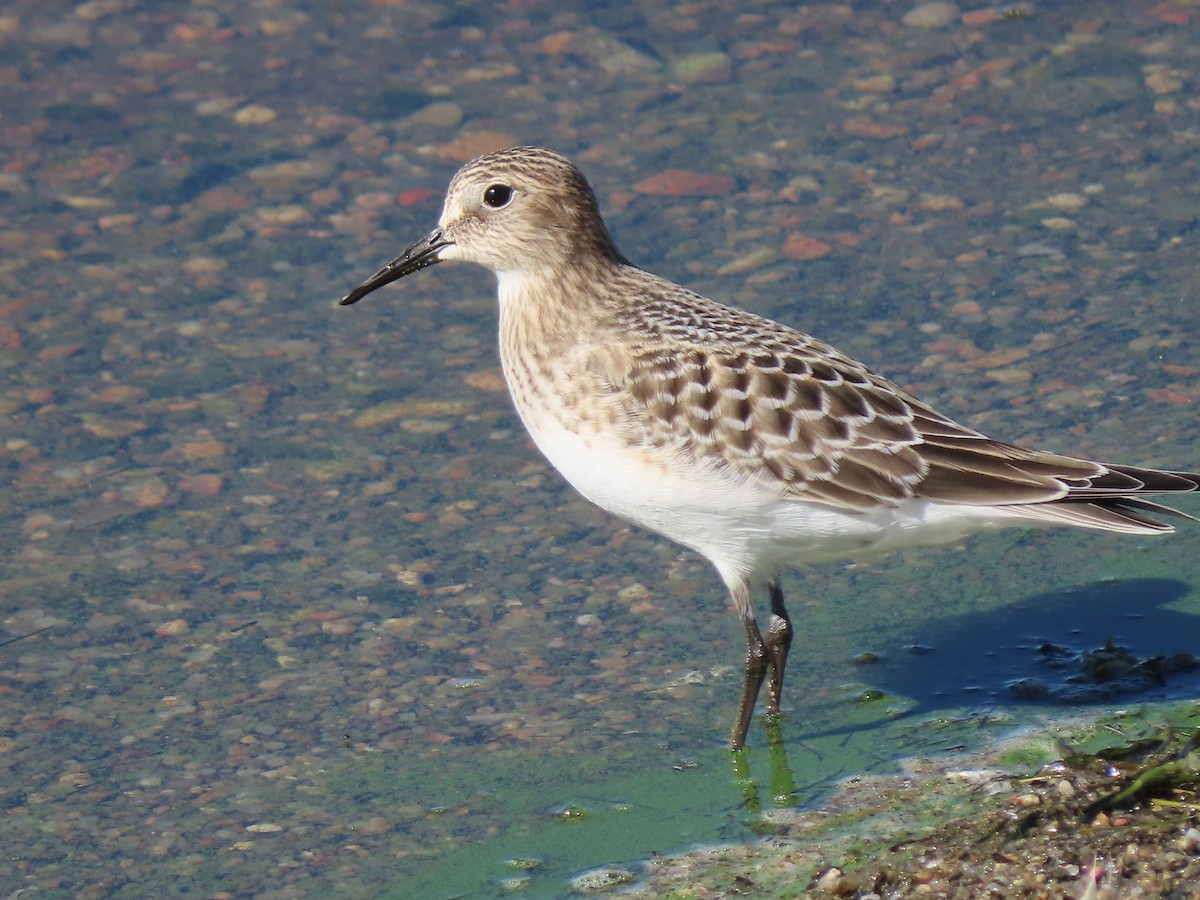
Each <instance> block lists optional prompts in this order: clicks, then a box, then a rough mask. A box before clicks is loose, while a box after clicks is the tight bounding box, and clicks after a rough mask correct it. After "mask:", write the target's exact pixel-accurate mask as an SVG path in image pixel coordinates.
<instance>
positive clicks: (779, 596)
mask: <svg viewBox="0 0 1200 900" xmlns="http://www.w3.org/2000/svg"><path fill="white" fill-rule="evenodd" d="M769 590H770V592H771V622H770V624H768V625H767V637H766V642H765V643H766V650H767V659H768V661H769V663H770V673H771V674H770V676H769V677H768V678H767V715H768V716H777V715H779V696H780V694H782V693H783V672H784V669H786V668H787V658H788V651H789V650H790V649H791V648H792V620H791V619H789V618H788V614H787V609H786V608H785V607H784V605H783V588H782V587H780V586H779V579H778V578H776V579H775V580H774V581H772V582H771V584H770V586H769Z"/></svg>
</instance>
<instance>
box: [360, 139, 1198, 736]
mask: <svg viewBox="0 0 1200 900" xmlns="http://www.w3.org/2000/svg"><path fill="white" fill-rule="evenodd" d="M448 260H465V261H467V262H473V263H477V264H478V265H481V266H484V267H486V268H488V269H491V270H492V271H493V272H494V273H495V275H496V279H497V287H498V294H499V302H500V359H501V363H502V366H503V370H504V377H505V380H506V381H507V383H508V387H509V390H510V392H511V393H512V399H513V403H514V404H515V406H516V409H517V413H518V414H519V415H520V417H521V420H522V422H524V424H525V427H526V428H527V429H528V431H529V434H530V436H531V437H532V438H533V440H534V443H536V444H537V446H538V448H539V449H540V450H541V451H542V453H544V454H545V456H546V458H547V459H548V460H549V461H550V463H551V464H552V465H553V466H554V467H555V468H556V469H557V470H558V471H559V472H560V473H561V474H562V475H563V477H564V478H566V480H567V481H568V482H570V483H571V484H572V485H573V486H574V487H575V488H576V489H577V490H578V491H579V492H580V493H581V494H583V496H584V497H586V498H587V499H589V500H591V501H592V502H593V503H595V504H597V505H598V506H600V507H603V508H604V509H606V510H608V511H609V512H610V513H613V514H614V515H616V516H619V517H621V518H623V519H625V520H627V521H629V522H633V523H635V524H637V525H640V526H641V527H643V528H647V529H649V530H651V531H654V532H657V533H659V534H661V535H664V536H666V537H667V538H669V539H671V540H672V541H675V542H676V543H678V544H682V545H683V546H685V547H689V548H691V549H692V550H695V551H696V552H698V553H700V554H701V555H703V556H705V557H706V558H707V559H708V560H709V561H710V562H711V563H712V564H713V565H714V566H715V567H716V569H717V572H718V573H719V574H720V576H721V578H722V580H723V581H724V582H725V586H726V587H727V588H728V590H729V594H730V597H731V598H732V601H733V605H734V607H735V608H736V610H737V614H738V616H739V617H740V619H741V622H742V627H743V629H744V630H745V635H746V665H745V675H744V679H743V682H742V693H741V702H740V704H739V707H738V712H737V717H736V719H735V720H734V724H733V730H732V736H731V741H730V745H731V748H732V749H733V750H740V749H741V748H742V747H743V746H744V745H745V742H746V733H747V731H748V730H749V727H750V721H751V718H752V716H753V712H754V707H755V704H756V703H757V700H758V695H759V693H760V690H761V688H762V683H763V680H764V678H765V679H766V681H767V705H766V713H767V714H768V715H772V716H774V715H778V714H779V711H780V697H781V693H782V690H783V677H784V670H785V668H786V666H787V660H788V652H789V650H790V648H791V645H792V637H793V628H792V623H791V620H790V619H789V617H788V613H787V609H786V608H785V606H784V601H783V590H782V588H781V586H780V571H781V569H782V568H783V567H785V566H787V565H789V564H793V563H798V562H808V561H812V560H826V559H837V558H847V557H858V556H863V555H867V554H873V553H877V552H880V551H886V550H892V549H896V548H899V547H908V546H913V545H919V544H929V543H946V542H952V541H956V540H959V539H960V538H963V537H965V536H967V535H970V534H973V533H976V532H980V531H987V530H990V529H994V528H1000V527H1006V526H1059V525H1069V526H1078V527H1082V528H1092V529H1097V530H1100V531H1113V532H1118V533H1120V534H1139V535H1148V534H1165V533H1168V532H1171V531H1173V530H1174V529H1173V528H1172V527H1171V526H1170V525H1168V524H1165V523H1163V522H1160V521H1158V520H1157V518H1155V517H1156V516H1160V515H1174V516H1179V517H1182V518H1191V517H1190V516H1187V515H1186V514H1184V513H1181V512H1179V511H1177V510H1174V509H1171V508H1169V507H1166V506H1162V505H1160V504H1158V503H1155V502H1153V501H1151V500H1148V499H1146V496H1147V495H1150V494H1175V493H1185V492H1188V491H1195V490H1197V488H1198V487H1200V475H1197V474H1191V473H1187V472H1172V471H1160V470H1158V469H1147V468H1141V467H1138V466H1126V465H1108V464H1103V463H1098V462H1092V461H1090V460H1086V459H1077V458H1075V457H1070V456H1062V455H1059V454H1057V453H1047V452H1040V451H1036V450H1026V449H1024V448H1022V447H1017V446H1015V445H1013V444H1008V443H1004V442H1003V441H997V440H993V439H991V438H989V437H987V436H986V435H983V434H981V433H980V432H978V431H975V430H974V429H972V428H968V427H966V426H964V425H960V424H958V423H956V422H954V421H953V420H952V419H949V418H947V417H946V416H944V415H942V414H940V413H938V412H935V411H934V410H933V409H932V408H931V407H929V406H927V405H926V404H924V403H922V402H921V401H920V400H917V399H916V398H915V397H912V396H910V395H909V394H907V393H905V392H904V391H903V390H901V389H900V388H899V387H897V386H896V385H894V384H892V383H891V382H890V381H888V380H887V379H885V378H883V377H881V376H879V375H877V374H875V373H874V372H872V371H871V370H870V369H868V368H867V367H866V366H864V365H863V364H862V363H860V362H858V361H857V360H854V359H851V358H850V357H849V356H846V355H845V354H843V353H841V352H839V351H838V350H836V349H834V348H833V347H831V346H830V345H829V344H826V343H824V342H822V341H819V340H817V339H816V338H813V337H810V336H809V335H807V334H804V333H802V332H800V331H796V330H794V329H792V328H789V327H788V326H786V325H782V324H780V323H778V322H774V321H772V320H770V319H766V318H763V317H762V316H757V315H755V314H753V313H750V312H747V311H745V310H742V309H737V308H734V307H730V306H725V305H722V304H720V303H717V302H715V301H713V300H709V299H707V298H705V297H702V296H700V295H699V294H696V293H693V292H692V291H689V290H687V289H686V288H683V287H680V286H679V285H677V284H674V283H672V282H670V281H667V280H666V279H664V278H660V277H658V276H657V275H653V274H651V273H650V272H646V271H644V270H642V269H639V268H637V267H636V266H634V265H633V264H632V263H630V262H629V261H628V260H627V259H626V258H625V257H624V256H623V255H622V254H621V252H620V251H619V250H618V249H617V247H616V245H615V244H614V243H613V240H612V238H611V237H610V236H609V232H608V229H607V227H606V226H605V224H604V220H603V219H602V218H601V216H600V209H599V204H598V203H597V200H596V195H595V194H594V193H593V191H592V189H591V187H590V186H589V184H588V182H587V180H586V178H585V177H584V176H583V174H582V173H581V172H580V171H579V170H578V169H577V168H576V167H575V166H574V165H573V164H572V163H571V162H570V161H569V160H567V159H565V158H564V157H562V156H560V155H558V154H557V153H554V152H552V151H549V150H542V149H538V148H533V147H514V148H511V149H508V150H500V151H497V152H494V153H488V154H485V155H484V156H481V157H479V158H478V159H475V160H473V161H472V162H469V163H467V164H466V165H465V166H463V167H462V169H460V170H459V172H458V174H456V175H455V176H454V178H453V180H452V181H451V182H450V187H449V190H448V192H447V194H446V201H445V206H444V208H443V210H442V215H441V218H440V219H439V220H438V224H437V227H436V228H434V229H433V230H432V231H431V232H429V234H427V235H426V236H425V237H423V238H421V239H420V240H419V241H417V242H416V243H415V244H413V245H412V246H411V247H409V248H408V249H407V250H405V251H404V252H403V253H402V254H400V256H398V257H396V258H395V259H394V260H392V261H391V262H389V263H388V264H387V265H386V266H384V267H383V268H382V269H380V270H379V271H378V272H376V273H375V274H374V275H372V276H371V277H370V278H368V279H367V280H366V281H364V282H363V283H362V284H360V285H359V286H358V287H356V288H355V289H354V290H352V291H351V292H350V293H348V294H347V295H346V296H345V297H344V298H343V299H342V300H341V304H342V305H349V304H351V303H355V302H357V301H358V300H360V299H362V298H363V297H364V296H366V295H367V294H369V293H371V292H372V291H374V290H376V289H377V288H380V287H382V286H384V285H385V284H388V283H389V282H392V281H395V280H396V279H398V278H403V277H404V276H406V275H410V274H412V273H413V272H416V271H418V270H420V269H424V268H427V267H428V266H432V265H434V264H435V263H440V262H445V261H448ZM759 585H765V587H766V589H767V595H768V597H769V600H770V619H769V620H768V624H767V628H766V631H765V634H764V633H763V631H762V630H760V628H759V626H758V624H757V621H756V619H755V616H754V605H753V601H752V596H751V592H752V589H753V588H754V587H756V586H759Z"/></svg>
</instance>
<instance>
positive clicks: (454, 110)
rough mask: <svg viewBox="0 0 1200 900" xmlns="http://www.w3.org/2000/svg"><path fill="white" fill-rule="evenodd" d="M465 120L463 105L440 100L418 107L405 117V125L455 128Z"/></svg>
mask: <svg viewBox="0 0 1200 900" xmlns="http://www.w3.org/2000/svg"><path fill="white" fill-rule="evenodd" d="M462 120H463V110H462V107H461V106H459V105H458V104H457V103H450V102H447V101H439V102H438V103H430V104H429V105H428V106H426V107H423V108H421V109H418V110H417V111H416V112H415V113H413V114H412V115H411V116H408V117H407V118H406V119H404V121H403V123H402V124H405V125H425V126H429V127H432V128H455V127H457V126H458V125H459V123H461V122H462Z"/></svg>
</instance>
